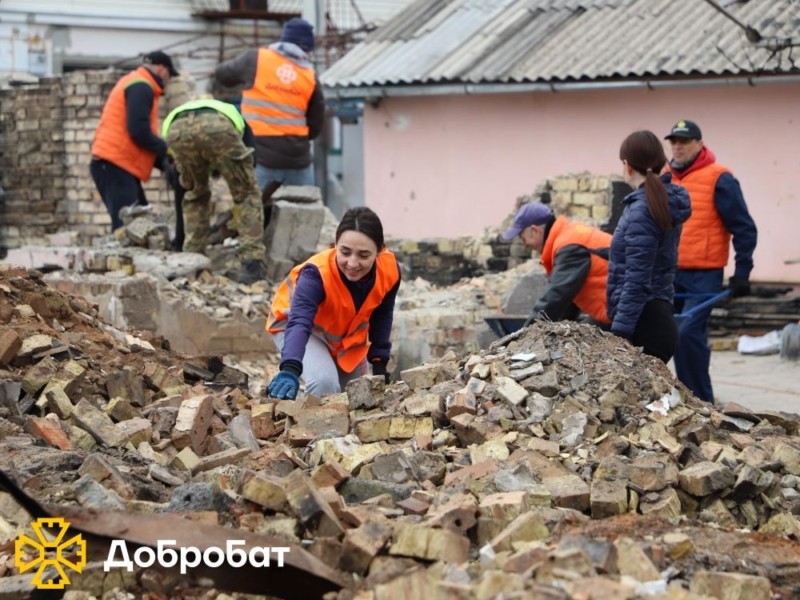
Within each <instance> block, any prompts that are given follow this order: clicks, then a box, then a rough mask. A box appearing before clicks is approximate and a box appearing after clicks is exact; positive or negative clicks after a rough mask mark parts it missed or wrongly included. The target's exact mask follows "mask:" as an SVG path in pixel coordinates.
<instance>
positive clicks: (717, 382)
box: [670, 351, 800, 414]
mask: <svg viewBox="0 0 800 600" xmlns="http://www.w3.org/2000/svg"><path fill="white" fill-rule="evenodd" d="M670 367H671V368H672V365H671V364H670ZM672 370H673V372H674V368H673V369H672ZM711 380H712V383H713V385H714V394H715V395H716V397H717V398H718V400H719V402H720V404H728V403H729V402H736V403H738V404H741V405H743V406H746V407H747V408H749V409H750V410H781V411H786V412H791V413H795V414H800V361H789V360H785V359H781V357H780V356H779V355H777V354H769V355H767V356H754V355H744V354H739V353H738V352H733V351H715V352H712V353H711Z"/></svg>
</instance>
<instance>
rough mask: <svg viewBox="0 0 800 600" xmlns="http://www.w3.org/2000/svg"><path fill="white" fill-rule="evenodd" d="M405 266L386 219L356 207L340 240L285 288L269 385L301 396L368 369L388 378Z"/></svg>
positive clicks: (282, 394) (272, 390)
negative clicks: (387, 236)
mask: <svg viewBox="0 0 800 600" xmlns="http://www.w3.org/2000/svg"><path fill="white" fill-rule="evenodd" d="M399 287H400V267H399V265H398V264H397V259H396V258H395V256H394V254H392V253H391V252H389V251H388V250H387V249H386V246H385V244H384V239H383V225H382V224H381V221H380V219H379V218H378V215H376V214H375V213H374V212H373V211H372V210H370V209H369V208H366V207H358V208H351V209H350V210H348V211H347V212H346V213H345V214H344V216H343V217H342V220H341V222H340V223H339V227H338V228H337V230H336V240H335V244H334V247H333V248H331V249H329V250H325V251H323V252H320V253H319V254H316V255H314V256H312V257H311V258H309V259H308V260H307V261H306V262H304V263H302V264H300V265H298V266H296V267H295V268H294V269H292V271H291V272H290V273H289V275H288V276H287V277H286V279H285V280H284V282H283V283H282V284H281V285H280V287H279V288H278V291H277V292H276V294H275V298H274V300H273V302H272V307H271V309H270V314H269V317H268V319H267V331H269V332H270V333H271V334H272V336H273V338H274V339H275V344H276V346H277V347H278V348H279V349H280V351H281V364H280V372H279V373H278V374H277V375H276V376H275V378H274V379H273V380H272V382H271V383H270V385H269V387H268V388H267V393H268V394H269V395H270V396H273V397H275V398H282V399H290V400H294V399H295V398H296V397H297V393H298V391H299V388H300V376H301V375H302V377H303V380H304V382H305V391H306V393H308V394H313V395H314V396H324V395H326V394H336V393H339V392H341V391H342V390H343V389H344V386H345V385H346V384H347V382H348V381H350V380H351V379H355V378H356V377H360V376H362V375H365V374H366V373H367V363H370V364H371V365H372V372H373V374H374V375H383V376H384V377H385V378H386V380H387V381H388V369H387V363H388V362H389V355H390V353H391V349H392V345H391V342H390V340H389V336H390V335H391V331H392V318H393V312H394V301H395V297H396V295H397V290H398V288H399Z"/></svg>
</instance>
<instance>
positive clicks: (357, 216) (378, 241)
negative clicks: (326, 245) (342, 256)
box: [336, 206, 383, 252]
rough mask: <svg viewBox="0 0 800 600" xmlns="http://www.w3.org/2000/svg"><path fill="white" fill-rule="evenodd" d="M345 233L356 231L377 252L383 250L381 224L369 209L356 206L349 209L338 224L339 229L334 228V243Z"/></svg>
mask: <svg viewBox="0 0 800 600" xmlns="http://www.w3.org/2000/svg"><path fill="white" fill-rule="evenodd" d="M345 231H358V232H359V233H363V234H364V235H365V236H367V237H368V238H369V239H371V240H372V241H373V242H375V245H376V246H377V247H378V252H380V251H381V250H383V224H382V223H381V220H380V219H379V218H378V215H376V214H375V211H373V210H372V209H370V208H367V207H366V206H356V207H355V208H351V209H349V210H348V211H347V212H346V213H344V215H342V220H341V221H340V222H339V227H337V228H336V241H337V242H338V241H339V238H340V237H341V235H342V234H343V233H344V232H345Z"/></svg>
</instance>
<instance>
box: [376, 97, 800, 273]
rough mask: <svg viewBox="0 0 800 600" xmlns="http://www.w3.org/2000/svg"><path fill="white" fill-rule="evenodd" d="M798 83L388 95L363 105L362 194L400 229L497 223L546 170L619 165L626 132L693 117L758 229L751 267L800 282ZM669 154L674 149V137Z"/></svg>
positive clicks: (405, 232)
mask: <svg viewBox="0 0 800 600" xmlns="http://www.w3.org/2000/svg"><path fill="white" fill-rule="evenodd" d="M798 98H800V83H797V84H784V85H778V84H773V85H755V86H729V87H705V88H699V89H688V88H670V89H658V90H617V91H583V92H578V91H576V92H559V93H551V92H548V93H518V94H503V95H498V94H494V95H475V96H449V97H446V96H431V97H415V98H384V99H383V100H382V101H381V103H380V105H379V106H378V108H373V107H372V106H370V105H369V104H368V103H367V104H366V105H365V108H364V154H365V162H364V169H365V204H366V205H367V206H370V207H372V208H374V209H375V210H376V211H377V212H378V214H379V215H380V216H381V218H382V220H383V222H384V224H385V228H386V233H387V234H388V235H392V236H397V237H416V238H420V237H428V236H444V237H453V236H460V235H475V234H479V233H480V232H481V231H483V229H484V228H485V227H488V226H493V227H497V226H499V224H500V223H501V221H502V220H503V219H504V218H505V217H506V216H507V215H508V214H510V213H511V212H512V210H513V207H514V202H515V199H516V198H517V197H519V196H521V195H524V194H530V193H532V192H533V191H534V190H535V188H536V187H537V185H539V184H541V183H543V182H544V180H545V179H547V178H551V177H554V176H557V175H563V174H567V173H575V172H579V171H591V172H592V173H596V174H613V173H620V171H621V165H620V162H619V159H618V150H619V144H620V142H621V141H622V140H623V138H624V137H625V136H626V135H628V134H629V133H630V132H632V131H634V130H637V129H651V130H652V131H654V132H655V133H656V134H658V135H659V136H664V135H666V133H667V131H669V129H670V127H671V125H672V124H673V123H674V122H675V121H677V120H678V119H681V118H685V119H692V120H695V121H697V122H698V123H699V125H700V127H701V128H702V130H703V134H704V138H705V142H706V144H707V145H708V147H710V148H711V149H712V150H713V151H714V152H715V153H716V154H717V157H718V160H719V162H721V163H722V164H725V165H727V166H729V167H730V168H731V169H732V170H733V173H734V174H735V175H736V177H737V178H738V179H739V181H740V183H741V185H742V189H743V191H744V195H745V199H746V200H747V203H748V205H749V207H750V211H751V213H752V215H753V217H754V219H755V221H756V224H757V225H758V228H759V243H758V249H757V250H756V254H755V270H754V273H753V277H754V278H756V279H760V280H764V281H781V280H783V281H796V282H800V265H785V264H784V261H785V260H789V259H792V258H797V257H798V256H800V242H798V215H800V192H798V183H797V173H798V172H800V152H798V144H797V140H798V139H800V103H798V101H797V99H798ZM667 153H668V156H669V148H668V147H667Z"/></svg>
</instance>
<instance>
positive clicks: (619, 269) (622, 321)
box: [608, 131, 692, 363]
mask: <svg viewBox="0 0 800 600" xmlns="http://www.w3.org/2000/svg"><path fill="white" fill-rule="evenodd" d="M619 158H620V160H621V161H622V173H623V177H624V179H625V181H626V183H628V184H629V185H630V186H631V187H632V188H633V189H634V191H633V192H631V193H630V194H628V195H627V196H625V198H623V200H622V203H623V211H622V216H621V217H620V220H619V223H617V227H616V229H614V235H613V237H612V239H611V251H610V253H609V264H608V315H609V317H611V332H612V333H614V334H616V335H618V336H620V337H623V338H625V339H627V340H628V341H630V342H631V343H632V344H633V345H634V346H642V347H643V349H644V352H645V354H649V355H651V356H655V357H657V358H660V359H661V360H663V361H664V362H665V363H666V362H669V360H670V358H672V355H673V354H674V352H675V347H676V346H677V344H678V327H677V325H676V324H675V317H674V315H673V312H674V308H673V300H674V296H675V289H674V285H673V281H674V279H675V272H676V270H677V268H678V242H679V241H680V237H681V230H682V228H683V223H684V222H685V221H686V220H687V219H688V218H689V215H691V214H692V210H691V207H690V206H691V205H690V202H689V194H688V192H687V191H686V190H685V189H684V188H683V187H681V186H679V185H675V184H673V183H671V182H670V181H671V176H670V175H669V174H666V175H662V176H659V173H660V172H661V170H662V169H663V168H664V165H666V164H667V157H666V154H665V153H664V147H663V146H662V145H661V141H660V140H659V139H658V137H657V136H656V135H655V134H654V133H653V132H651V131H636V132H634V133H632V134H630V135H629V136H628V137H627V138H625V140H624V141H623V142H622V145H621V146H620V149H619Z"/></svg>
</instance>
